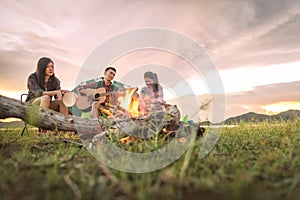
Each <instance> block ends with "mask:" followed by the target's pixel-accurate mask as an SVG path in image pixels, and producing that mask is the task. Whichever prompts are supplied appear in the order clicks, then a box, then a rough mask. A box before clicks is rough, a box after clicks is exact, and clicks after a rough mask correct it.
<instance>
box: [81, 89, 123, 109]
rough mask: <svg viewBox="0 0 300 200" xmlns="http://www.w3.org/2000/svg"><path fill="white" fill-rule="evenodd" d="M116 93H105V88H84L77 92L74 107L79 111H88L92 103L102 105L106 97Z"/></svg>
mask: <svg viewBox="0 0 300 200" xmlns="http://www.w3.org/2000/svg"><path fill="white" fill-rule="evenodd" d="M116 92H117V91H110V92H106V90H105V88H97V89H92V88H85V89H81V90H80V91H78V100H77V103H76V106H77V108H78V109H80V110H89V109H90V108H91V107H92V104H93V102H94V101H99V102H100V103H103V102H104V101H105V99H106V97H107V96H109V95H111V94H113V93H116Z"/></svg>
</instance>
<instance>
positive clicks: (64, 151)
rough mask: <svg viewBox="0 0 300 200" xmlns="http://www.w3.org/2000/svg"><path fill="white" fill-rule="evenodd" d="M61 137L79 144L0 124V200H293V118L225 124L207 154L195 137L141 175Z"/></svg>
mask: <svg viewBox="0 0 300 200" xmlns="http://www.w3.org/2000/svg"><path fill="white" fill-rule="evenodd" d="M62 137H65V138H67V139H68V140H72V141H76V142H79V143H80V142H81V141H80V140H79V138H78V136H77V135H72V134H70V133H69V134H62V135H60V136H58V135H48V136H44V137H38V136H37V135H36V130H30V131H29V134H28V135H27V134H26V135H24V136H23V137H21V136H20V130H13V129H9V128H7V129H2V130H0V161H1V165H0V173H1V176H0V194H1V199H158V198H159V199H193V198H194V199H299V197H298V195H299V193H300V120H299V119H295V120H293V121H288V122H284V121H281V122H272V123H269V122H262V123H257V124H255V125H253V124H249V123H241V124H240V126H238V127H234V128H223V129H222V133H221V136H220V139H219V141H218V142H217V144H216V145H215V147H214V149H213V150H212V151H211V152H210V153H209V154H208V155H207V156H206V157H205V158H199V150H200V146H201V139H197V140H196V141H195V142H194V143H193V146H192V147H190V149H188V150H187V152H186V153H185V154H184V155H183V156H182V157H181V158H180V159H179V160H177V161H176V162H174V163H173V164H171V165H170V166H168V167H166V168H163V169H161V170H158V171H154V172H149V173H141V174H134V173H125V172H121V171H117V170H114V169H110V168H108V167H106V166H105V165H103V164H101V163H100V162H98V161H97V160H96V159H95V158H94V157H93V156H92V155H91V154H90V153H89V152H88V151H87V150H86V149H85V148H84V147H80V146H78V145H77V144H75V143H66V142H64V141H63V140H62V139H61V138H62ZM150 144H151V142H150ZM159 144H160V145H161V141H160V143H159ZM125 145H127V146H126V147H124V149H127V150H130V146H129V145H128V144H125ZM140 145H142V144H139V142H138V141H137V142H132V144H131V146H132V148H133V149H134V150H135V151H137V149H138V148H139V146H140ZM143 145H144V144H143Z"/></svg>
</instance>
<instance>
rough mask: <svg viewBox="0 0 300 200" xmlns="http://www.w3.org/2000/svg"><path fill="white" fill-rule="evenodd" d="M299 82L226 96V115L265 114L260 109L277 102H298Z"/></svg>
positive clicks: (273, 85) (267, 86) (266, 86)
mask: <svg viewBox="0 0 300 200" xmlns="http://www.w3.org/2000/svg"><path fill="white" fill-rule="evenodd" d="M299 87H300V81H295V82H289V83H277V84H270V85H263V86H257V87H254V88H253V90H251V91H244V92H237V93H231V94H227V95H226V105H227V106H226V110H227V113H228V115H230V116H234V115H236V114H238V113H245V112H249V111H256V112H263V113H264V112H265V110H263V109H262V108H261V107H262V106H264V105H269V104H274V103H278V102H300V94H299Z"/></svg>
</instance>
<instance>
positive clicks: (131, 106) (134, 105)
mask: <svg viewBox="0 0 300 200" xmlns="http://www.w3.org/2000/svg"><path fill="white" fill-rule="evenodd" d="M136 91H137V88H128V89H126V90H125V92H124V93H123V94H121V95H120V96H119V98H118V105H119V106H121V107H123V108H124V109H126V110H127V111H128V112H129V113H130V114H131V116H132V117H137V116H139V99H138V98H137V97H136V96H135V95H136V93H135V92H136Z"/></svg>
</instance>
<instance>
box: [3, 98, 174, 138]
mask: <svg viewBox="0 0 300 200" xmlns="http://www.w3.org/2000/svg"><path fill="white" fill-rule="evenodd" d="M164 108H165V109H164V110H165V111H164V112H162V113H157V114H154V115H153V114H152V115H149V116H140V117H135V118H124V119H122V118H113V119H105V118H99V119H97V118H81V117H78V116H73V115H64V114H61V113H59V112H56V111H53V110H50V109H46V108H42V107H39V106H36V105H32V104H28V103H26V102H22V101H19V100H16V99H12V98H8V97H5V96H2V95H0V119H5V118H9V117H15V118H19V119H22V120H23V121H26V122H27V123H28V124H30V125H32V126H35V127H40V128H43V129H47V130H58V131H76V132H79V133H80V134H81V135H82V134H88V135H90V134H92V135H94V134H98V133H101V132H103V131H105V130H107V129H109V128H110V127H112V126H115V127H116V128H120V129H123V130H128V131H129V132H140V130H141V129H143V130H144V128H145V127H147V126H148V128H149V125H148V124H149V123H150V122H151V123H152V124H150V126H151V127H153V126H155V127H156V129H157V128H158V127H157V126H160V128H162V127H167V128H170V129H172V128H174V127H175V128H176V127H177V126H178V124H179V120H180V112H179V110H178V109H177V107H176V106H175V105H168V104H166V105H164ZM162 115H163V117H162V118H163V120H161V117H160V116H162ZM161 123H163V124H161ZM151 127H150V129H153V128H151ZM128 131H126V132H128ZM143 132H145V131H143ZM146 132H148V131H147V130H146ZM134 135H139V134H134ZM143 135H144V134H143ZM139 136H141V135H139Z"/></svg>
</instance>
